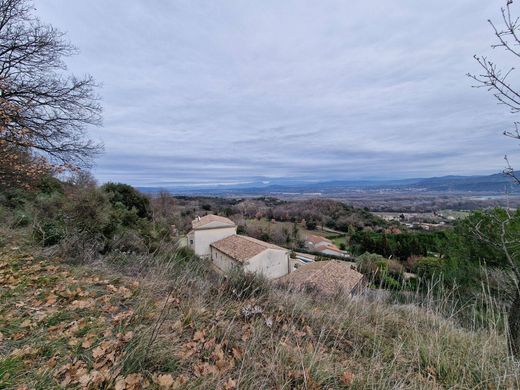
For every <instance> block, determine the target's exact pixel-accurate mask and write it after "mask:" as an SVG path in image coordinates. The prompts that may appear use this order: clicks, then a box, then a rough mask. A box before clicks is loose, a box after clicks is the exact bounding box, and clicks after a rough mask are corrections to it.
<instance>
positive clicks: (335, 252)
mask: <svg viewBox="0 0 520 390" xmlns="http://www.w3.org/2000/svg"><path fill="white" fill-rule="evenodd" d="M305 247H306V248H307V249H309V250H311V251H314V252H320V253H323V254H324V255H332V256H340V257H347V256H348V254H347V253H346V252H344V251H342V250H341V249H339V248H338V247H337V246H336V245H334V243H333V242H332V241H331V240H329V239H327V238H325V237H321V236H315V235H313V234H309V235H308V236H307V237H306V238H305Z"/></svg>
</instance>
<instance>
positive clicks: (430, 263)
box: [414, 257, 444, 279]
mask: <svg viewBox="0 0 520 390" xmlns="http://www.w3.org/2000/svg"><path fill="white" fill-rule="evenodd" d="M443 268H444V261H443V260H442V259H439V258H437V257H423V258H422V259H420V260H418V261H417V263H416V264H415V267H414V271H415V273H416V274H417V276H419V277H420V278H423V279H433V278H435V277H438V276H439V275H440V274H441V273H443Z"/></svg>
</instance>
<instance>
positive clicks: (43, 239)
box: [34, 220, 66, 246]
mask: <svg viewBox="0 0 520 390" xmlns="http://www.w3.org/2000/svg"><path fill="white" fill-rule="evenodd" d="M65 233H66V229H65V225H64V223H63V222H62V221H58V220H48V221H45V222H44V223H43V224H41V225H39V226H38V228H35V229H34V237H35V238H36V239H37V240H38V241H39V242H40V243H41V244H42V245H43V246H51V245H55V244H57V243H59V242H60V241H61V240H62V239H63V238H65Z"/></svg>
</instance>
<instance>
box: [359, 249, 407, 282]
mask: <svg viewBox="0 0 520 390" xmlns="http://www.w3.org/2000/svg"><path fill="white" fill-rule="evenodd" d="M356 262H357V265H358V271H359V272H361V273H362V274H363V275H365V276H367V278H368V279H369V280H371V281H372V282H373V283H375V284H377V285H380V286H381V287H385V288H389V289H397V288H400V287H401V285H402V283H403V281H404V277H403V276H404V275H403V273H404V267H403V265H402V264H401V263H399V262H398V261H396V260H390V259H385V258H384V257H383V256H381V255H377V254H374V253H364V254H362V255H361V256H359V257H358V258H357V259H356Z"/></svg>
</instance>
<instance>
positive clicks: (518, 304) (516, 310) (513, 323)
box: [508, 286, 520, 359]
mask: <svg viewBox="0 0 520 390" xmlns="http://www.w3.org/2000/svg"><path fill="white" fill-rule="evenodd" d="M508 325H509V349H510V351H511V354H512V355H513V357H514V358H516V359H518V358H520V286H518V287H516V288H515V295H514V297H513V302H512V303H511V307H510V308H509V316H508Z"/></svg>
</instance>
